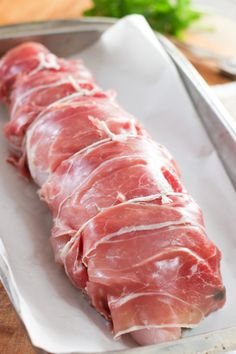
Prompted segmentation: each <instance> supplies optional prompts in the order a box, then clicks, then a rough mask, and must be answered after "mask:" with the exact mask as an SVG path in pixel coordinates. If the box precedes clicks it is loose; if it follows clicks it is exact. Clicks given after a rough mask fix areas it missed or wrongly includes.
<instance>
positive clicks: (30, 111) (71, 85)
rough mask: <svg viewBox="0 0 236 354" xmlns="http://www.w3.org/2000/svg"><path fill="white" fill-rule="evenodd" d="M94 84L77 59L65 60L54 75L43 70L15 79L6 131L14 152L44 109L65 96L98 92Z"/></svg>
mask: <svg viewBox="0 0 236 354" xmlns="http://www.w3.org/2000/svg"><path fill="white" fill-rule="evenodd" d="M93 81H94V80H93V78H92V75H91V74H90V72H89V71H88V70H87V69H86V68H85V67H84V65H83V64H82V63H81V62H80V61H78V60H69V61H64V62H63V63H61V64H60V69H58V70H57V71H55V72H52V71H51V70H49V69H44V70H40V71H38V72H36V73H35V74H33V75H21V76H20V77H19V78H18V79H16V83H15V86H14V89H13V91H12V93H11V95H10V114H11V120H10V121H9V122H8V123H7V124H6V126H5V129H4V131H5V135H6V137H7V138H8V139H9V141H10V142H11V146H12V148H13V149H14V151H16V152H18V154H20V153H21V150H22V142H23V139H24V135H25V132H26V129H27V128H28V126H29V125H30V124H31V123H32V122H33V121H34V120H35V119H36V117H37V116H38V115H39V114H40V113H41V112H42V111H43V110H44V109H45V108H47V107H48V106H49V105H51V104H52V103H53V102H55V101H58V100H60V99H61V98H64V97H66V96H69V95H72V94H75V93H78V94H81V95H83V94H88V93H90V92H91V91H93V92H94V91H96V90H98V88H97V86H96V85H95V84H94V82H93Z"/></svg>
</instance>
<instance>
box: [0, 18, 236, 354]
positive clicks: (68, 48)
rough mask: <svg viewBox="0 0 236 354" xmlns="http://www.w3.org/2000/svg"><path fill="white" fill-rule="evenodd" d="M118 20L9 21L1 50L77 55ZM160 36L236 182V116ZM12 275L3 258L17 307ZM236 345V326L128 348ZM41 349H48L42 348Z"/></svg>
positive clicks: (1, 33)
mask: <svg viewBox="0 0 236 354" xmlns="http://www.w3.org/2000/svg"><path fill="white" fill-rule="evenodd" d="M114 22H115V20H113V19H109V18H98V17H96V18H86V19H79V20H56V21H43V22H34V23H23V24H16V25H10V26H3V27H0V56H1V55H3V54H4V53H5V52H6V51H7V50H9V49H11V48H12V47H14V46H16V45H17V44H20V43H22V42H25V41H30V40H32V41H38V42H41V43H42V44H44V45H45V46H47V47H48V48H49V49H50V50H51V51H52V52H54V53H55V54H57V55H60V56H65V57H66V56H69V55H73V54H75V53H78V52H79V51H80V50H82V49H84V48H86V47H87V46H89V45H91V44H92V43H94V42H95V41H96V40H97V39H98V38H99V37H100V36H101V34H102V33H103V32H104V31H105V30H106V29H107V28H109V27H110V26H111V25H112V24H114ZM156 36H157V40H158V41H159V42H160V43H161V45H162V46H163V48H164V50H165V51H166V52H167V54H168V55H169V57H170V59H171V60H172V62H173V63H174V64H175V66H176V68H177V70H178V72H179V75H180V77H181V79H182V81H183V83H184V85H185V87H186V90H187V92H188V94H189V96H190V98H191V100H192V102H193V104H194V106H195V108H196V110H197V112H198V113H199V116H200V118H201V120H202V122H203V125H204V126H205V129H206V131H207V133H208V135H209V137H210V139H211V141H212V143H213V144H214V146H215V149H216V151H217V153H218V155H219V157H220V159H221V161H222V163H223V165H224V167H225V170H226V172H227V174H228V176H229V178H230V179H231V181H232V183H233V185H234V187H235V188H236V124H235V121H234V120H233V118H232V117H231V116H230V115H229V113H228V112H227V111H226V109H224V107H223V105H222V104H221V103H220V102H219V101H218V100H217V99H216V98H215V97H214V95H213V94H212V92H211V90H210V88H209V87H208V85H207V84H206V83H205V81H204V80H203V79H202V78H201V77H200V75H199V74H198V73H197V72H196V70H195V69H194V68H193V67H192V65H191V64H190V63H189V62H188V61H187V60H186V59H185V57H184V56H183V55H182V54H181V53H180V52H179V51H178V50H177V49H176V47H175V46H174V45H173V44H172V43H171V42H170V41H169V40H168V39H167V38H166V37H164V36H162V35H160V34H156ZM8 278H9V277H8V269H7V265H6V264H5V263H4V261H3V259H1V258H0V279H1V280H2V282H3V285H4V287H5V289H6V291H7V292H8V295H9V298H10V300H11V302H12V304H13V306H14V307H15V309H16V311H17V310H18V305H17V301H16V297H15V296H14V291H13V289H12V288H11V286H10V284H9V283H8ZM17 312H18V311H17ZM232 349H236V327H231V328H228V329H225V330H219V331H214V332H210V333H208V334H206V333H205V334H201V335H197V336H192V337H188V338H184V339H181V340H178V341H176V342H171V343H164V344H161V345H155V346H149V347H140V348H134V349H129V350H125V351H122V353H124V354H125V353H127V354H128V353H130V354H132V353H135V354H138V353H140V354H144V353H150V354H151V353H176V354H178V353H179V354H184V353H186V354H190V353H196V350H197V353H207V352H210V353H220V352H223V351H224V352H225V351H228V350H232ZM39 352H40V353H43V351H41V350H40V351H39ZM110 353H111V352H110ZM80 354H81V353H80Z"/></svg>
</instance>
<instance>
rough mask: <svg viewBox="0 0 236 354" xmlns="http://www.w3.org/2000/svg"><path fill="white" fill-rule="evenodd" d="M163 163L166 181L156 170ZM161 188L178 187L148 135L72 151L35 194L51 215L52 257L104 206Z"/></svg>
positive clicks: (152, 195)
mask: <svg viewBox="0 0 236 354" xmlns="http://www.w3.org/2000/svg"><path fill="white" fill-rule="evenodd" d="M164 166H165V169H166V170H168V171H169V174H170V175H172V176H173V178H172V180H173V183H172V184H170V183H169V180H167V179H166V178H165V176H164V175H163V173H162V169H163V167H164ZM163 190H165V191H173V190H175V191H178V192H180V191H182V190H183V189H182V186H181V184H180V182H179V179H178V176H177V174H176V171H175V165H174V163H173V160H172V158H171V156H170V154H169V153H168V152H167V150H166V149H165V148H164V147H163V146H162V145H159V144H156V143H154V142H153V141H152V140H150V139H148V138H144V137H141V136H136V137H132V136H130V137H122V140H121V141H116V140H115V141H114V140H111V139H110V140H108V141H103V142H101V143H100V144H97V145H95V146H93V147H90V148H88V149H85V150H83V151H82V152H79V153H77V154H75V155H73V156H72V157H71V158H70V159H67V160H66V161H64V162H63V163H62V164H61V165H60V167H59V168H58V169H57V170H56V171H55V173H54V174H52V176H51V177H50V178H49V180H48V181H47V182H46V183H45V185H44V186H43V188H42V190H41V193H40V194H41V196H42V198H43V199H44V200H45V201H46V203H47V204H48V205H49V207H50V209H51V210H52V213H53V215H54V218H55V225H54V228H53V233H52V244H53V246H54V251H55V256H56V259H57V260H60V259H61V256H60V253H61V252H62V249H63V247H64V246H65V244H66V243H67V242H68V240H70V238H71V237H72V236H73V235H74V234H75V232H76V231H77V230H78V229H79V228H80V227H81V226H82V225H83V224H84V223H86V222H87V221H88V220H89V219H90V218H92V217H93V216H95V215H96V214H97V213H99V212H100V211H101V210H103V209H104V208H109V207H110V206H113V205H116V204H119V203H125V202H127V201H129V200H136V201H138V200H140V198H141V200H152V199H155V198H156V195H157V194H158V195H159V194H160V193H161V191H163ZM162 198H165V196H164V195H163V196H162Z"/></svg>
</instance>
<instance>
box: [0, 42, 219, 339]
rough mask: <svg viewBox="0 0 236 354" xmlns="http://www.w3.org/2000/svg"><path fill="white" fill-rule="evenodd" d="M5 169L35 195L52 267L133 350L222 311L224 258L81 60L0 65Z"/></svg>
mask: <svg viewBox="0 0 236 354" xmlns="http://www.w3.org/2000/svg"><path fill="white" fill-rule="evenodd" d="M0 96H1V99H2V100H4V101H5V102H6V103H7V105H8V107H9V111H10V116H11V119H10V121H9V122H8V123H7V124H6V126H5V135H6V137H7V138H8V139H9V142H10V147H11V156H10V158H9V161H10V162H12V163H13V164H14V165H15V166H16V167H17V168H18V169H19V171H20V172H21V173H22V174H24V175H25V176H28V177H30V176H31V177H32V178H33V180H34V181H35V182H36V183H37V184H38V185H39V187H40V192H39V193H40V196H41V198H42V199H43V200H44V201H45V202H46V203H47V205H48V206H49V208H50V210H51V212H52V215H53V220H54V227H53V229H52V236H51V242H52V246H53V250H54V254H55V259H56V261H57V262H59V263H60V264H62V265H63V266H64V268H65V271H66V273H67V275H68V277H69V278H70V280H71V281H72V282H73V284H74V285H75V286H76V287H78V288H79V289H82V290H83V292H84V293H85V294H87V295H88V297H89V299H90V301H91V303H92V305H93V306H94V307H95V308H96V310H97V311H98V312H99V313H100V314H102V315H103V316H104V317H105V318H106V319H107V320H109V321H111V323H112V328H113V332H114V336H115V338H118V337H119V336H121V335H123V334H125V333H130V334H131V335H132V336H133V337H134V338H135V339H136V341H137V342H139V343H140V344H150V343H158V342H163V341H168V340H173V339H178V338H179V337H180V336H181V329H182V328H192V327H194V326H196V325H197V324H198V323H199V322H200V321H201V320H202V319H203V318H204V316H206V315H208V314H209V313H210V312H212V311H215V310H217V309H219V308H221V307H222V306H223V304H224V302H225V289H224V286H223V284H222V280H221V275H220V252H219V250H218V249H217V247H216V246H215V245H214V244H213V243H212V242H211V241H210V240H209V239H208V238H207V235H206V230H205V227H204V223H203V218H202V213H201V210H200V209H199V207H198V205H197V204H196V202H195V201H194V200H193V198H192V197H191V196H190V195H189V194H188V192H187V191H186V190H185V188H184V186H183V184H182V183H181V181H180V176H179V171H178V168H177V166H176V164H175V162H174V160H173V158H172V156H171V155H170V153H169V152H168V151H167V150H166V148H165V147H164V146H162V145H160V144H157V143H155V142H154V141H153V140H152V139H151V138H150V136H149V135H148V133H147V132H146V131H145V130H144V128H143V127H142V126H140V124H139V123H138V121H137V120H136V119H135V118H134V117H133V116H132V115H130V114H128V113H127V112H125V111H124V110H123V109H122V108H121V107H120V106H119V104H118V103H117V102H116V100H115V97H114V96H115V95H114V93H113V92H112V91H108V92H107V91H103V90H102V89H101V88H99V87H98V86H97V84H96V83H95V80H94V79H93V77H92V75H91V73H90V72H89V71H88V70H87V69H86V68H85V67H84V65H83V63H82V62H81V61H78V60H65V59H61V58H57V57H56V56H55V55H53V54H52V53H50V52H49V51H48V50H47V49H46V48H45V47H44V46H42V45H41V44H38V43H25V44H22V45H19V46H18V47H16V48H14V49H12V50H10V51H9V52H8V53H7V54H6V55H5V56H4V57H3V58H2V59H1V61H0Z"/></svg>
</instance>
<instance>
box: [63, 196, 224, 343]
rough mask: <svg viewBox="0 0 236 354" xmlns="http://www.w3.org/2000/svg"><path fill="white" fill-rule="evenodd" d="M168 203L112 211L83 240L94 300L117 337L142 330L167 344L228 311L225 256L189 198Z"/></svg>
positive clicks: (141, 335)
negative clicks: (222, 269) (223, 271)
mask: <svg viewBox="0 0 236 354" xmlns="http://www.w3.org/2000/svg"><path fill="white" fill-rule="evenodd" d="M167 195H168V197H169V202H168V203H166V204H162V201H161V198H160V199H157V200H156V201H151V202H145V203H140V202H139V203H135V204H134V203H131V204H121V205H118V206H114V207H112V208H109V209H108V210H104V211H103V212H101V213H100V214H98V215H97V216H96V217H95V218H93V220H91V221H90V222H89V223H88V224H87V225H86V226H85V228H84V229H83V230H82V232H81V235H80V238H81V240H80V242H81V244H82V245H83V247H82V248H81V253H82V256H81V260H82V261H83V263H84V264H85V265H86V266H87V269H88V283H87V288H88V292H89V295H90V296H91V298H92V301H93V305H94V306H95V307H96V308H99V311H100V312H101V313H102V314H103V315H105V316H107V312H108V310H107V309H109V312H110V316H111V318H112V322H113V326H114V332H115V336H120V335H121V334H123V333H130V332H133V331H136V330H139V332H137V333H136V335H137V336H138V337H139V338H141V339H140V341H141V342H142V341H143V340H144V341H145V337H146V336H147V334H148V331H147V329H146V328H153V329H154V328H155V329H156V330H155V335H156V336H157V337H158V338H159V339H160V338H161V337H164V338H165V340H168V339H170V337H171V338H172V339H173V336H175V338H178V337H179V336H180V330H179V329H180V328H181V327H182V328H183V327H193V326H195V325H197V324H198V323H199V322H200V321H201V320H202V319H203V318H204V316H205V315H207V314H208V313H210V312H212V311H214V310H216V309H217V308H219V307H221V306H222V305H223V304H224V301H225V300H224V287H223V286H222V282H221V279H220V272H219V259H220V254H219V251H218V249H217V248H216V247H215V246H214V245H213V243H212V242H211V241H209V240H208V239H207V238H206V234H205V230H204V227H203V224H202V215H201V212H200V210H199V207H198V206H197V205H196V203H195V202H194V201H193V200H192V199H191V198H190V197H189V195H188V194H183V195H172V194H171V193H170V194H167ZM88 235H89V237H88ZM70 252H71V253H72V254H73V247H72V248H71V250H70ZM70 252H69V253H70ZM69 253H68V256H69ZM90 283H92V284H90ZM101 289H102V291H101ZM101 304H102V306H101ZM168 328H173V329H174V331H169V330H168ZM141 329H143V330H144V331H140V330H141ZM152 333H154V332H152Z"/></svg>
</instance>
